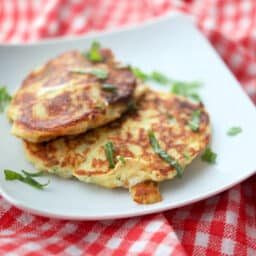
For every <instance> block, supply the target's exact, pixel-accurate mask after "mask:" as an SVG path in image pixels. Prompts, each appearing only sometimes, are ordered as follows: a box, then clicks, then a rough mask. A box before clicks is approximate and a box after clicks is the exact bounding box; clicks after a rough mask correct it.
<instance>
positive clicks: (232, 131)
mask: <svg viewBox="0 0 256 256" xmlns="http://www.w3.org/2000/svg"><path fill="white" fill-rule="evenodd" d="M241 132H242V128H241V127H238V126H233V127H231V128H230V129H229V130H228V131H227V135H229V136H236V135H238V134H239V133H241Z"/></svg>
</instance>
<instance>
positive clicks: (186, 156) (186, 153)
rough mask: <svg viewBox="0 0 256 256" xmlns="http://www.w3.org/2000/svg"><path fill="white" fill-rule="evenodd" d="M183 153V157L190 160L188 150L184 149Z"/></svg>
mask: <svg viewBox="0 0 256 256" xmlns="http://www.w3.org/2000/svg"><path fill="white" fill-rule="evenodd" d="M183 155H184V157H185V158H186V160H190V158H191V155H190V153H189V152H187V151H185V152H184V153H183Z"/></svg>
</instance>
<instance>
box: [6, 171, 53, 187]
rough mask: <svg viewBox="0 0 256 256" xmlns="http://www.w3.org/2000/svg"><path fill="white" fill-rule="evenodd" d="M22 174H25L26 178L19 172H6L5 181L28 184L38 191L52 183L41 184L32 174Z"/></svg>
mask: <svg viewBox="0 0 256 256" xmlns="http://www.w3.org/2000/svg"><path fill="white" fill-rule="evenodd" d="M22 172H23V173H24V174H25V176H22V175H21V174H20V173H18V172H14V171H11V170H4V174H5V179H6V180H19V181H21V182H23V183H26V184H28V185H30V186H32V187H34V188H37V189H43V188H44V187H45V186H47V185H48V184H49V183H50V180H48V182H47V183H45V184H41V183H39V182H37V181H36V180H35V179H33V178H32V177H33V176H32V175H31V173H28V172H25V171H22Z"/></svg>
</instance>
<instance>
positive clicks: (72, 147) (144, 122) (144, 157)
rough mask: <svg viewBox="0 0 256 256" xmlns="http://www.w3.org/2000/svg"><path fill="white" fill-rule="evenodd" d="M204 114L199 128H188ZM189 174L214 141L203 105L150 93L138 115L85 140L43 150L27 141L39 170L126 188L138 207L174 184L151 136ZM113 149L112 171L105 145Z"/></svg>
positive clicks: (170, 167)
mask: <svg viewBox="0 0 256 256" xmlns="http://www.w3.org/2000/svg"><path fill="white" fill-rule="evenodd" d="M196 111H197V112H200V116H199V120H198V121H199V122H198V124H199V127H198V129H197V130H195V129H194V130H192V129H191V127H190V125H189V123H190V121H191V118H192V116H193V113H195V112H196ZM150 132H151V133H152V132H153V133H154V136H155V138H156V140H157V143H158V144H159V146H160V147H161V149H162V150H163V151H164V152H166V153H167V154H168V155H169V156H171V157H172V158H173V160H174V161H175V162H176V163H178V164H179V165H180V167H182V168H184V167H185V166H186V165H188V164H189V163H190V162H191V161H192V160H193V159H194V158H195V157H196V156H197V155H198V154H199V153H200V152H201V151H202V150H204V149H205V147H206V146H207V144H208V143H209V139H210V120H209V116H208V113H207V112H206V110H205V109H204V107H203V105H202V104H199V103H194V102H192V101H190V100H188V99H186V98H183V97H181V96H176V95H171V94H165V93H159V92H154V91H149V92H148V93H146V94H145V95H144V96H143V97H142V99H141V100H140V101H139V103H138V106H137V110H136V111H131V112H128V113H127V114H126V115H124V116H123V117H122V118H121V119H119V120H116V121H114V122H112V123H111V124H108V125H107V126H104V127H100V128H97V129H95V130H92V131H89V132H87V133H85V134H80V135H77V136H69V137H62V138H58V139H56V140H53V141H50V142H45V143H41V144H33V143H30V142H25V141H24V149H25V153H26V156H27V158H28V159H29V160H30V161H31V162H32V163H33V164H34V165H35V167H36V168H37V169H40V170H45V171H48V172H50V173H54V174H57V175H60V176H63V177H71V176H74V177H76V178H78V179H79V180H81V181H83V182H89V183H95V184H98V185H101V186H104V187H107V188H115V187H125V188H128V189H129V190H130V193H131V195H132V197H133V199H134V200H135V201H136V202H138V203H143V204H146V203H154V202H157V201H160V200H161V195H160V193H159V191H158V186H157V184H158V182H161V181H163V180H166V179H172V178H174V177H175V176H176V175H177V171H176V168H175V167H174V166H173V165H170V164H169V163H168V162H167V161H165V160H164V159H163V158H161V157H160V156H159V154H158V153H157V152H156V151H155V150H154V149H153V147H152V143H151V142H150V139H149V133H150ZM109 142H111V143H112V144H113V158H114V159H113V160H114V163H115V165H114V168H110V167H109V158H108V157H107V154H106V144H107V143H109Z"/></svg>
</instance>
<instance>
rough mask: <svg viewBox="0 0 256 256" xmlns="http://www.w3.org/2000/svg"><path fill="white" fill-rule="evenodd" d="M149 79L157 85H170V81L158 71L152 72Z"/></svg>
mask: <svg viewBox="0 0 256 256" xmlns="http://www.w3.org/2000/svg"><path fill="white" fill-rule="evenodd" d="M150 78H151V80H153V81H155V82H157V83H159V84H163V85H166V84H168V83H170V79H169V78H168V77H167V76H166V75H164V74H162V73H160V72H158V71H153V72H152V73H151V75H150Z"/></svg>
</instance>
